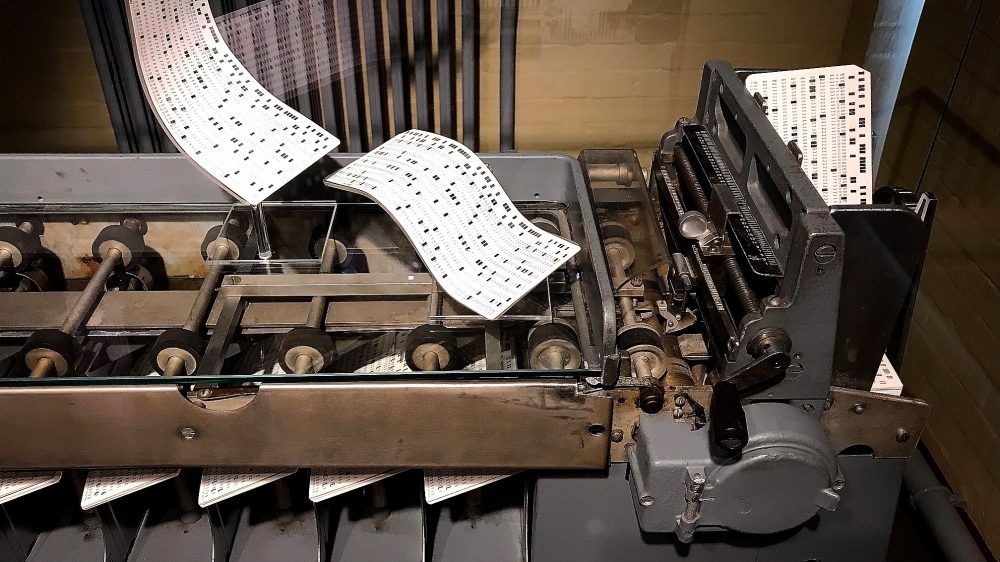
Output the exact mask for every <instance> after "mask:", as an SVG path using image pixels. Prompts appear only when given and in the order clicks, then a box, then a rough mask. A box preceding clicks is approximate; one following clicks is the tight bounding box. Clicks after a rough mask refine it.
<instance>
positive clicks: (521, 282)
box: [325, 130, 580, 320]
mask: <svg viewBox="0 0 1000 562" xmlns="http://www.w3.org/2000/svg"><path fill="white" fill-rule="evenodd" d="M325 183H326V184H327V185H329V186H332V187H339V188H342V189H346V190H349V191H353V192H355V193H360V194H361V195H364V196H366V197H368V198H370V199H373V200H375V201H376V202H377V203H378V204H379V205H381V206H382V208H383V209H385V210H386V211H387V212H388V213H389V215H391V216H392V218H393V219H395V221H396V223H397V224H399V226H400V227H401V228H402V230H403V232H404V233H406V236H407V237H408V238H409V239H410V242H411V243H412V244H413V247H414V248H415V249H416V250H417V253H418V254H419V255H420V258H421V259H422V260H423V263H424V265H425V266H426V267H427V270H428V271H429V272H430V273H431V274H432V275H433V276H434V278H435V279H436V280H437V282H438V283H439V284H440V285H441V287H442V288H443V289H444V290H445V291H446V292H447V293H448V294H449V295H450V296H451V297H452V298H453V299H455V300H456V301H457V302H458V303H459V304H461V305H463V306H465V307H466V308H469V309H470V310H472V311H473V312H475V313H477V314H480V315H482V316H484V317H486V318H489V319H491V320H492V319H496V318H497V317H499V316H500V315H501V314H503V313H504V312H505V311H506V310H507V309H509V308H510V307H511V306H513V305H514V303H516V302H517V301H518V300H520V299H521V297H523V296H524V295H526V294H527V293H528V292H529V291H531V289H533V288H534V287H535V286H536V285H538V284H539V283H540V282H542V281H543V280H545V278H546V277H548V276H549V275H550V274H551V273H552V272H553V271H555V270H556V269H558V268H559V266H561V265H562V264H563V263H565V262H566V260H568V259H569V258H571V257H572V256H573V255H574V254H576V253H577V252H578V251H580V247H579V246H577V245H576V244H574V243H573V242H570V241H569V240H565V239H563V238H560V237H558V236H554V235H552V234H549V233H548V232H545V231H543V230H541V229H540V228H538V227H536V226H535V225H533V224H532V223H531V221H530V220H528V219H527V218H525V217H524V215H522V214H521V213H520V212H519V211H518V210H517V209H516V208H515V207H514V203H513V202H511V200H510V198H509V197H507V194H506V193H505V192H504V190H503V188H502V187H501V186H500V183H499V182H497V179H496V177H494V176H493V173H492V172H491V171H490V170H489V168H487V166H486V164H485V163H483V161H482V160H480V159H479V158H478V157H477V156H476V155H475V154H474V153H473V152H472V150H470V149H468V148H466V147H465V146H463V145H462V144H461V143H459V142H458V141H454V140H451V139H449V138H446V137H442V136H440V135H435V134H434V133H428V132H425V131H418V130H410V131H406V132H405V133H401V134H399V135H396V136H395V137H393V138H392V139H390V140H389V141H387V142H385V143H384V144H382V145H381V146H379V147H378V148H376V149H375V150H373V151H371V152H369V153H368V154H366V155H365V156H363V157H361V158H359V159H357V160H355V161H354V162H352V163H350V164H348V165H347V166H345V167H344V168H342V169H341V170H339V171H337V172H336V173H334V174H332V175H331V176H330V177H328V178H326V180H325Z"/></svg>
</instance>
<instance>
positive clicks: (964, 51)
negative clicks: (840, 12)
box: [913, 0, 984, 195]
mask: <svg viewBox="0 0 1000 562" xmlns="http://www.w3.org/2000/svg"><path fill="white" fill-rule="evenodd" d="M983 3H984V0H979V8H977V9H976V15H975V17H974V18H972V27H970V28H969V38H968V39H966V41H965V48H963V49H962V56H961V57H959V59H958V69H957V70H955V78H954V79H953V80H952V81H951V88H949V90H948V97H947V98H946V99H945V102H944V109H942V110H941V118H940V119H938V123H937V127H936V128H935V129H934V136H933V137H931V147H930V150H928V151H927V158H926V159H925V160H924V167H923V169H921V170H920V177H919V178H918V179H917V185H916V186H915V188H914V190H913V191H914V193H916V194H918V195H919V194H920V193H921V192H922V191H923V187H924V175H925V174H926V173H927V166H928V165H929V164H930V162H931V156H933V155H934V147H935V146H937V140H938V136H939V135H940V134H941V127H942V126H943V125H944V119H945V117H946V116H947V115H948V108H949V107H951V98H952V96H953V95H955V87H956V86H957V85H958V77H959V76H960V75H961V74H962V67H963V66H965V56H966V55H967V54H969V46H970V45H972V37H973V36H974V35H975V34H976V24H977V23H979V14H980V13H981V12H982V11H983Z"/></svg>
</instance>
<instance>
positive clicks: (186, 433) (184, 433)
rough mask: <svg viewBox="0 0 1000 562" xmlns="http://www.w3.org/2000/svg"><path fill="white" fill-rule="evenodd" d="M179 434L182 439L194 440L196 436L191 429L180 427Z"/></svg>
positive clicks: (196, 433)
mask: <svg viewBox="0 0 1000 562" xmlns="http://www.w3.org/2000/svg"><path fill="white" fill-rule="evenodd" d="M180 434H181V437H183V438H184V439H194V438H195V437H196V436H197V435H198V432H197V431H195V429H194V428H193V427H182V428H181V430H180Z"/></svg>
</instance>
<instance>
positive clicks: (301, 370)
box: [294, 353, 313, 375]
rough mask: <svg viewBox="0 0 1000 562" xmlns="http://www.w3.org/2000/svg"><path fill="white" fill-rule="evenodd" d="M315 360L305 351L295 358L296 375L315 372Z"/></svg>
mask: <svg viewBox="0 0 1000 562" xmlns="http://www.w3.org/2000/svg"><path fill="white" fill-rule="evenodd" d="M312 366H313V360H312V357H309V356H308V355H306V354H305V353H302V354H300V355H299V356H298V357H296V358H295V365H294V370H295V374H296V375H306V374H309V373H312V372H313V369H312Z"/></svg>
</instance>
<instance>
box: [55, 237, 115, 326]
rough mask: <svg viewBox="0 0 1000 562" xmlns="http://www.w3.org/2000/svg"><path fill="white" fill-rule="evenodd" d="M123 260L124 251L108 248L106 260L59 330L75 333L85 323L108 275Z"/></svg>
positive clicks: (88, 283)
mask: <svg viewBox="0 0 1000 562" xmlns="http://www.w3.org/2000/svg"><path fill="white" fill-rule="evenodd" d="M121 261H122V253H121V252H119V251H118V249H117V248H111V249H110V250H108V254H107V255H106V256H104V260H103V261H101V267H99V268H98V269H97V272H96V273H94V275H93V276H92V277H91V278H90V280H89V281H88V282H87V286H86V287H85V288H84V289H83V293H82V294H81V295H80V298H79V299H78V300H77V301H76V304H74V305H73V308H71V309H70V311H69V314H68V315H66V320H64V321H63V323H62V326H59V330H60V331H62V332H65V333H67V334H70V335H73V334H75V333H76V331H77V330H78V329H79V328H80V325H81V324H83V321H84V320H85V319H86V318H87V314H89V313H90V309H92V308H93V307H94V303H96V302H97V299H98V298H99V297H100V296H101V293H103V292H104V285H105V283H107V281H108V277H110V276H111V273H112V272H113V271H114V270H115V268H116V267H118V264H120V263H121Z"/></svg>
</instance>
